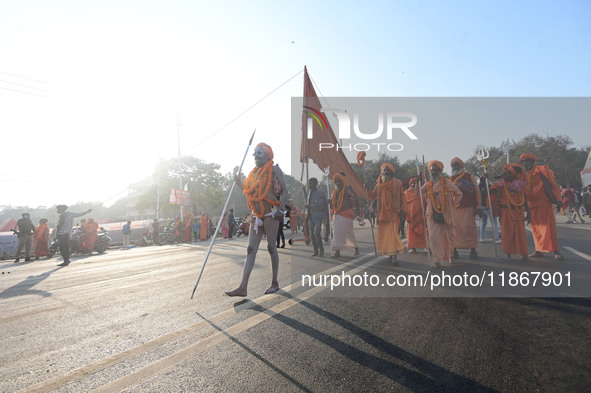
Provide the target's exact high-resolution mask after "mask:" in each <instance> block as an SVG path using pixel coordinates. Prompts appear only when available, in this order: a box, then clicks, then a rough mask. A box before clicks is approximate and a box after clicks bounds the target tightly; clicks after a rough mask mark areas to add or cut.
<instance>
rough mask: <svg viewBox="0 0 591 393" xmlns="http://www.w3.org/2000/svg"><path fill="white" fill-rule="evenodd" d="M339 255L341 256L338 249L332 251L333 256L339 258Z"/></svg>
mask: <svg viewBox="0 0 591 393" xmlns="http://www.w3.org/2000/svg"><path fill="white" fill-rule="evenodd" d="M340 256H341V251H340V250H336V251H335V252H334V255H333V257H335V258H339V257H340Z"/></svg>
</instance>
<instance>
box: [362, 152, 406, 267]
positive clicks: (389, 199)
mask: <svg viewBox="0 0 591 393" xmlns="http://www.w3.org/2000/svg"><path fill="white" fill-rule="evenodd" d="M380 169H381V172H382V173H381V175H380V177H379V178H378V180H377V181H376V183H377V184H376V186H375V188H374V189H373V190H367V195H368V197H369V198H370V199H372V200H373V199H377V201H378V202H377V204H378V211H377V222H378V225H377V226H378V244H377V248H378V255H387V256H388V257H389V258H388V260H389V261H390V262H392V263H393V264H394V265H396V266H397V265H398V261H397V259H398V258H397V255H398V254H402V253H403V252H404V251H406V249H405V248H404V244H402V242H401V241H400V237H399V235H398V233H399V232H398V227H399V226H400V219H401V218H402V219H406V197H405V196H404V189H403V187H402V182H401V181H400V180H398V179H396V178H394V173H395V171H396V170H395V169H394V165H392V164H389V163H385V164H382V166H381V168H380Z"/></svg>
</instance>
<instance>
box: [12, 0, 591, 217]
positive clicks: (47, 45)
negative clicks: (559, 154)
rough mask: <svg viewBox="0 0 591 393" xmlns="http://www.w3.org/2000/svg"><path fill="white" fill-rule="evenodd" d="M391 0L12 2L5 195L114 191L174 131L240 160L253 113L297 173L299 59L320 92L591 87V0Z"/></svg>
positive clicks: (147, 167) (187, 145)
mask: <svg viewBox="0 0 591 393" xmlns="http://www.w3.org/2000/svg"><path fill="white" fill-rule="evenodd" d="M397 3H398V2H396V3H392V2H371V3H370V4H364V3H360V2H347V1H345V2H343V1H339V2H336V1H331V2H312V1H300V2H297V3H294V2H273V1H254V2H204V1H174V0H171V1H154V2H142V1H123V2H120V1H102V2H85V1H80V2H74V1H60V0H58V1H52V2H47V1H18V2H4V4H3V5H2V6H0V50H1V52H2V61H1V62H0V108H1V109H0V111H1V112H0V113H1V115H0V129H1V130H2V141H3V143H2V146H3V154H2V156H3V160H2V169H1V170H0V184H1V185H2V193H1V194H0V206H1V205H12V206H30V207H36V206H52V205H55V204H59V203H66V204H74V203H76V202H83V201H96V202H104V203H106V204H110V203H113V202H114V201H115V200H116V199H117V198H120V197H123V196H125V195H126V193H127V188H128V186H129V185H130V184H132V183H135V182H137V181H140V180H142V179H144V178H145V177H147V176H150V175H152V173H153V172H154V168H155V165H156V163H157V162H158V160H159V158H162V159H169V158H175V157H176V156H177V154H178V149H179V148H178V142H179V140H180V151H181V154H190V155H193V156H195V157H198V158H200V159H202V160H205V161H207V162H215V163H218V164H220V165H221V170H222V172H224V173H226V172H230V171H231V170H232V168H233V167H234V166H237V165H239V164H240V160H241V158H242V156H243V154H244V151H245V148H246V146H247V143H248V139H249V138H250V135H251V133H252V131H253V130H254V129H255V128H256V130H257V131H256V136H255V140H254V142H255V143H258V142H262V141H264V142H266V143H268V144H269V145H271V146H272V147H273V149H274V151H275V161H276V162H277V163H279V164H280V165H281V166H282V168H283V169H284V171H286V172H290V159H291V151H292V147H291V143H290V142H291V136H290V133H291V119H290V113H291V112H290V99H291V97H293V96H301V95H302V90H303V85H302V81H303V73H302V71H303V68H304V65H307V67H308V71H309V73H310V75H311V77H312V78H313V80H314V82H315V83H316V86H317V88H318V91H317V92H318V94H319V95H325V96H335V97H336V96H340V97H358V96H368V97H379V96H383V97H396V96H415V97H442V96H445V97H447V96H452V97H461V96H479V97H485V96H497V97H499V96H501V97H502V96H589V86H591V80H590V79H591V78H590V77H589V72H588V70H589V69H590V68H591V67H590V66H591V59H590V56H591V50H590V48H589V45H590V43H591V37H590V30H589V24H588V17H589V11H590V8H589V5H588V4H586V3H584V2H569V1H567V2H563V3H561V5H560V7H557V3H554V2H548V3H544V2H517V3H515V2H501V4H500V5H493V3H486V4H484V3H483V4H482V5H478V4H474V3H473V2H451V3H450V2H445V3H444V2H436V1H432V2H420V4H417V3H416V2H411V1H409V2H403V4H397ZM270 93H271V94H270ZM267 95H268V96H267ZM263 98H264V99H263ZM261 99H262V101H261ZM259 101H260V102H259ZM255 104H256V105H255ZM544 132H550V133H555V134H567V135H570V136H571V138H572V139H573V141H574V142H575V145H576V147H581V146H583V145H587V144H590V143H591V139H590V138H588V136H587V135H588V133H587V134H584V133H583V132H578V131H577V132H576V133H572V134H570V133H569V130H563V129H554V130H544ZM177 135H178V136H179V137H180V138H179V139H177ZM449 137H450V138H454V139H457V140H458V141H459V140H461V135H450V136H449ZM518 137H520V135H516V136H515V138H516V139H517V138H518ZM501 142H502V140H501V138H500V136H499V135H491V134H489V133H487V134H483V135H482V140H481V143H482V144H485V145H498V144H500V143H501ZM425 143H426V144H427V143H428V142H427V141H425ZM473 147H474V146H472V145H471V144H470V145H463V144H462V143H460V142H458V143H457V151H446V152H445V154H444V157H443V158H447V157H452V156H454V155H457V156H462V157H465V158H467V157H468V156H470V155H471V154H472V150H471V149H473ZM425 148H426V149H428V148H429V147H428V146H426V147H425ZM442 154H443V153H442ZM252 164H253V162H252V158H250V157H249V158H248V159H247V164H246V166H247V168H250V167H251V166H252ZM297 175H298V176H299V174H297Z"/></svg>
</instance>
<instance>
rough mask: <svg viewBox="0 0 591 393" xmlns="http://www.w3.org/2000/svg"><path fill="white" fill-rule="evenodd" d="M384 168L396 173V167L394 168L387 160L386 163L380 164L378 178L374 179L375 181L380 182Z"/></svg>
mask: <svg viewBox="0 0 591 393" xmlns="http://www.w3.org/2000/svg"><path fill="white" fill-rule="evenodd" d="M384 168H388V169H390V170H391V171H392V175H393V174H394V173H396V169H394V165H392V164H390V163H389V162H386V163H384V164H382V166H381V167H380V176H378V180H377V181H376V183H381V182H382V172H383V171H384Z"/></svg>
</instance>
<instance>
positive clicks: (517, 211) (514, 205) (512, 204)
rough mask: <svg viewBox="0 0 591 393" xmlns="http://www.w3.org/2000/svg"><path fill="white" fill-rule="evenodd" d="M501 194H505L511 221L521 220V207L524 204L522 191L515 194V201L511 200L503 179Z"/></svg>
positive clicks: (522, 207)
mask: <svg viewBox="0 0 591 393" xmlns="http://www.w3.org/2000/svg"><path fill="white" fill-rule="evenodd" d="M503 194H505V199H506V200H507V205H509V213H510V215H511V218H512V219H513V221H523V220H524V218H523V209H524V205H525V196H524V195H523V192H520V193H518V194H517V198H518V200H517V201H515V200H513V198H511V193H510V192H509V186H508V185H507V182H506V181H505V180H504V179H503Z"/></svg>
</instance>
